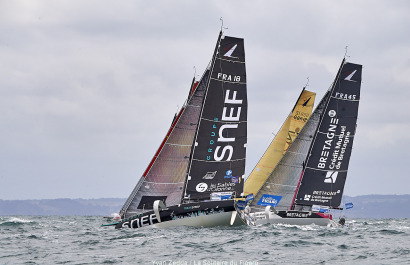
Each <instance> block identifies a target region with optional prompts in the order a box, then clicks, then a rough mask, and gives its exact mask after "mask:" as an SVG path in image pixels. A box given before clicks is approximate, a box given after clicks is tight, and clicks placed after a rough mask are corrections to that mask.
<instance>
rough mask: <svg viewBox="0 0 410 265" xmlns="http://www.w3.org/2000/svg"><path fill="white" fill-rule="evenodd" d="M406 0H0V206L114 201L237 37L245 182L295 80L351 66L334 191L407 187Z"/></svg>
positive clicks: (323, 85)
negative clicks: (353, 93)
mask: <svg viewBox="0 0 410 265" xmlns="http://www.w3.org/2000/svg"><path fill="white" fill-rule="evenodd" d="M409 14H410V2H408V1H372V0H369V1H172V2H171V1H133V0H132V1H131V0H130V1H120V2H118V1H108V0H107V1H101V0H98V1H97V0H95V1H19V0H17V1H1V2H0V36H1V38H0V59H1V60H0V199H42V198H61V197H68V198H78V197H81V198H98V197H127V196H128V195H129V193H130V192H131V190H132V188H133V187H134V185H135V183H136V182H137V180H138V179H139V177H140V176H141V174H142V173H143V171H144V169H145V167H146V166H147V164H148V162H149V161H150V159H151V157H152V156H153V154H154V153H155V151H156V149H157V148H158V145H159V143H160V141H161V140H162V137H163V136H164V135H165V133H166V130H167V129H168V126H169V125H170V122H171V120H172V118H173V115H174V113H175V112H176V111H177V107H178V106H179V107H180V106H181V105H182V103H183V101H184V100H185V97H186V95H187V93H188V89H189V85H190V82H191V80H192V77H193V74H194V70H193V66H196V69H197V75H201V74H202V71H203V70H204V69H205V67H206V66H207V64H208V62H209V60H210V59H211V55H212V52H213V49H214V45H215V42H216V39H217V36H218V33H219V29H220V21H219V18H220V17H223V18H224V25H225V26H226V27H228V29H226V30H225V34H226V35H229V36H235V37H243V38H244V39H245V52H246V60H247V77H248V100H249V113H248V119H249V122H248V150H247V151H248V153H247V157H248V159H247V170H246V172H247V174H249V172H250V171H251V170H252V168H253V167H254V166H255V164H256V162H257V161H258V159H259V158H260V156H261V155H262V153H263V152H264V151H265V149H266V147H267V145H268V144H269V142H270V140H271V139H272V132H276V131H277V130H278V129H279V127H280V125H281V124H282V122H283V121H284V119H285V117H286V115H287V113H288V112H289V111H290V108H291V107H292V106H293V104H294V102H295V100H296V98H297V96H298V95H299V93H300V90H301V88H302V87H303V85H304V84H305V83H306V77H309V79H310V82H309V87H308V89H310V90H313V91H315V92H316V93H317V95H318V96H317V101H316V102H318V101H319V100H320V98H321V97H322V96H323V94H324V92H325V91H326V90H327V88H328V87H329V86H330V84H331V82H332V81H333V78H334V76H335V74H336V72H337V70H338V67H339V65H340V62H341V60H342V58H343V56H344V53H345V46H346V45H347V46H349V48H348V55H349V56H350V57H349V58H348V60H349V61H351V62H353V63H359V64H363V66H364V69H363V84H362V92H361V103H360V109H359V121H358V130H357V135H356V139H355V143H354V151H353V154H352V157H351V162H350V170H349V174H348V179H347V184H346V189H345V194H347V195H353V196H354V195H361V194H406V193H410V188H409V187H410V179H409V177H408V173H407V171H408V169H407V167H406V166H407V165H408V163H409V161H410V155H409V152H408V148H409V147H410V136H409V134H408V133H407V132H408V131H409V130H410V118H409V113H408V111H406V107H408V105H409V104H410V100H409V99H410V92H409V91H410V34H409V31H408V29H409V28H410V16H409Z"/></svg>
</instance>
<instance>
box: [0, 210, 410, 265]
mask: <svg viewBox="0 0 410 265" xmlns="http://www.w3.org/2000/svg"><path fill="white" fill-rule="evenodd" d="M104 221H105V220H104V219H103V218H102V217H95V216H93V217H84V216H72V217H67V216H7V217H0V264H154V265H155V264H161V265H165V264H174V265H181V264H190V265H217V264H221V265H222V264H233V265H234V264H238V265H254V264H410V220H409V219H386V220H370V219H369V220H365V219H357V220H348V221H347V224H348V226H344V227H338V228H330V227H320V226H315V225H310V226H295V225H264V226H259V227H247V226H242V227H214V228H193V227H174V228H167V229H122V230H115V229H114V227H101V226H100V225H101V224H102V223H104Z"/></svg>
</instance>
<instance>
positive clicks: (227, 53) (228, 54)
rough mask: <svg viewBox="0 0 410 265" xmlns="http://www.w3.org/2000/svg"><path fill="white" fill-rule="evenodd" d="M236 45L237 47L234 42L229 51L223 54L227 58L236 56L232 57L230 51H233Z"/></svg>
mask: <svg viewBox="0 0 410 265" xmlns="http://www.w3.org/2000/svg"><path fill="white" fill-rule="evenodd" d="M236 47H238V44H235V45H234V46H233V47H232V48H231V49H230V50H229V51H227V52H226V53H225V54H224V56H225V57H229V58H238V57H233V56H232V53H233V52H234V51H235V49H236Z"/></svg>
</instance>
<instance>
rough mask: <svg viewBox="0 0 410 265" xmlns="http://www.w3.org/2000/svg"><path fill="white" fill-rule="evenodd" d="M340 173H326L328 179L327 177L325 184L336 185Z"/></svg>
mask: <svg viewBox="0 0 410 265" xmlns="http://www.w3.org/2000/svg"><path fill="white" fill-rule="evenodd" d="M338 173H339V172H337V171H328V172H327V173H326V177H325V181H324V182H325V183H332V184H333V183H335V182H336V179H337V174H338Z"/></svg>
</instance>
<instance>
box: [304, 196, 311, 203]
mask: <svg viewBox="0 0 410 265" xmlns="http://www.w3.org/2000/svg"><path fill="white" fill-rule="evenodd" d="M310 197H312V195H309V194H305V198H304V200H305V201H310Z"/></svg>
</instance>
